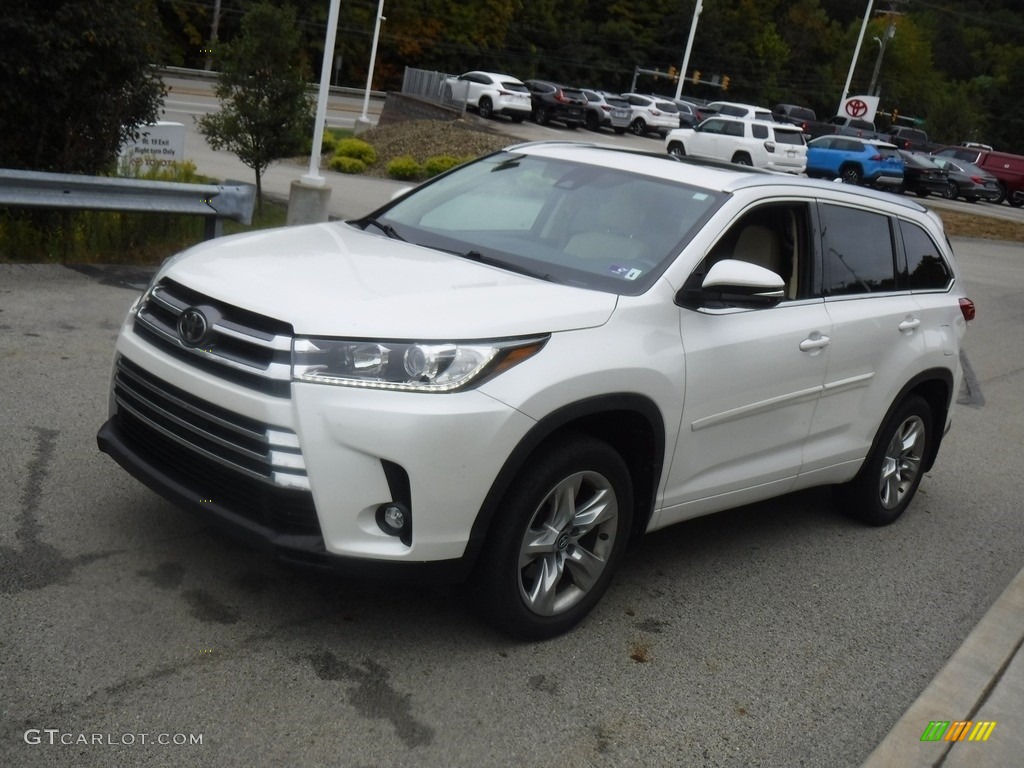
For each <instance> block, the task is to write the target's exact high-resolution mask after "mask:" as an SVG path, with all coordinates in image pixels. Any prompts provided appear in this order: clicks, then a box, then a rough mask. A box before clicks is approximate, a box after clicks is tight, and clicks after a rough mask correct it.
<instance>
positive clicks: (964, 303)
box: [960, 298, 975, 322]
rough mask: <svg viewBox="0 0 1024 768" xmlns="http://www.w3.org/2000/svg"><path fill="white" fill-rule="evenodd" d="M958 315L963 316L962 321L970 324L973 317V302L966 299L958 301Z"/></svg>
mask: <svg viewBox="0 0 1024 768" xmlns="http://www.w3.org/2000/svg"><path fill="white" fill-rule="evenodd" d="M960 314H961V315H963V316H964V320H966V321H967V322H971V320H973V319H974V315H975V309H974V302H973V301H971V300H970V299H967V298H964V299H960Z"/></svg>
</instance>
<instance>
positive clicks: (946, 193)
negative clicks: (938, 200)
mask: <svg viewBox="0 0 1024 768" xmlns="http://www.w3.org/2000/svg"><path fill="white" fill-rule="evenodd" d="M942 196H943V197H944V198H946V199H947V200H956V199H957V198H958V197H960V185H959V184H957V183H956V182H955V181H951V182H949V183H948V184H946V188H945V190H943V192H942Z"/></svg>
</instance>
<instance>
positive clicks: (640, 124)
mask: <svg viewBox="0 0 1024 768" xmlns="http://www.w3.org/2000/svg"><path fill="white" fill-rule="evenodd" d="M629 130H630V131H632V133H633V135H634V136H644V135H646V134H647V123H645V122H644V119H643V118H642V117H638V118H637V119H636V120H634V121H633V122H632V123H630V124H629Z"/></svg>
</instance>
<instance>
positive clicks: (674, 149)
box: [668, 141, 686, 157]
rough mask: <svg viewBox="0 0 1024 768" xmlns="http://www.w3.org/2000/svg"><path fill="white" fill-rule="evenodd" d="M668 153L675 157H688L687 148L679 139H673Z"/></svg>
mask: <svg viewBox="0 0 1024 768" xmlns="http://www.w3.org/2000/svg"><path fill="white" fill-rule="evenodd" d="M668 153H669V154H670V155H674V156H675V157H686V149H685V148H684V147H683V145H682V144H681V143H680V142H678V141H673V142H672V143H671V144H669V145H668Z"/></svg>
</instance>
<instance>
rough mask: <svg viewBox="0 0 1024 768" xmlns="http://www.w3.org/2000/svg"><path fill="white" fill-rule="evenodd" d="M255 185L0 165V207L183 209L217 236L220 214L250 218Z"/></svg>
mask: <svg viewBox="0 0 1024 768" xmlns="http://www.w3.org/2000/svg"><path fill="white" fill-rule="evenodd" d="M255 201H256V187H255V186H254V185H253V184H245V183H242V182H236V181H229V182H228V183H227V184H183V183H180V182H173V181H149V180H146V179H119V178H107V177H103V176H77V175H74V174H67V173H41V172H39V171H21V170H9V169H6V168H0V207H9V208H69V209H80V210H91V211H130V212H138V213H165V214H183V215H187V216H203V217H204V218H205V219H206V227H205V237H206V239H207V240H209V239H210V238H212V237H219V236H220V235H221V234H222V233H223V224H224V219H231V220H233V221H238V222H241V223H242V224H251V223H252V210H253V205H254V203H255Z"/></svg>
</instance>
